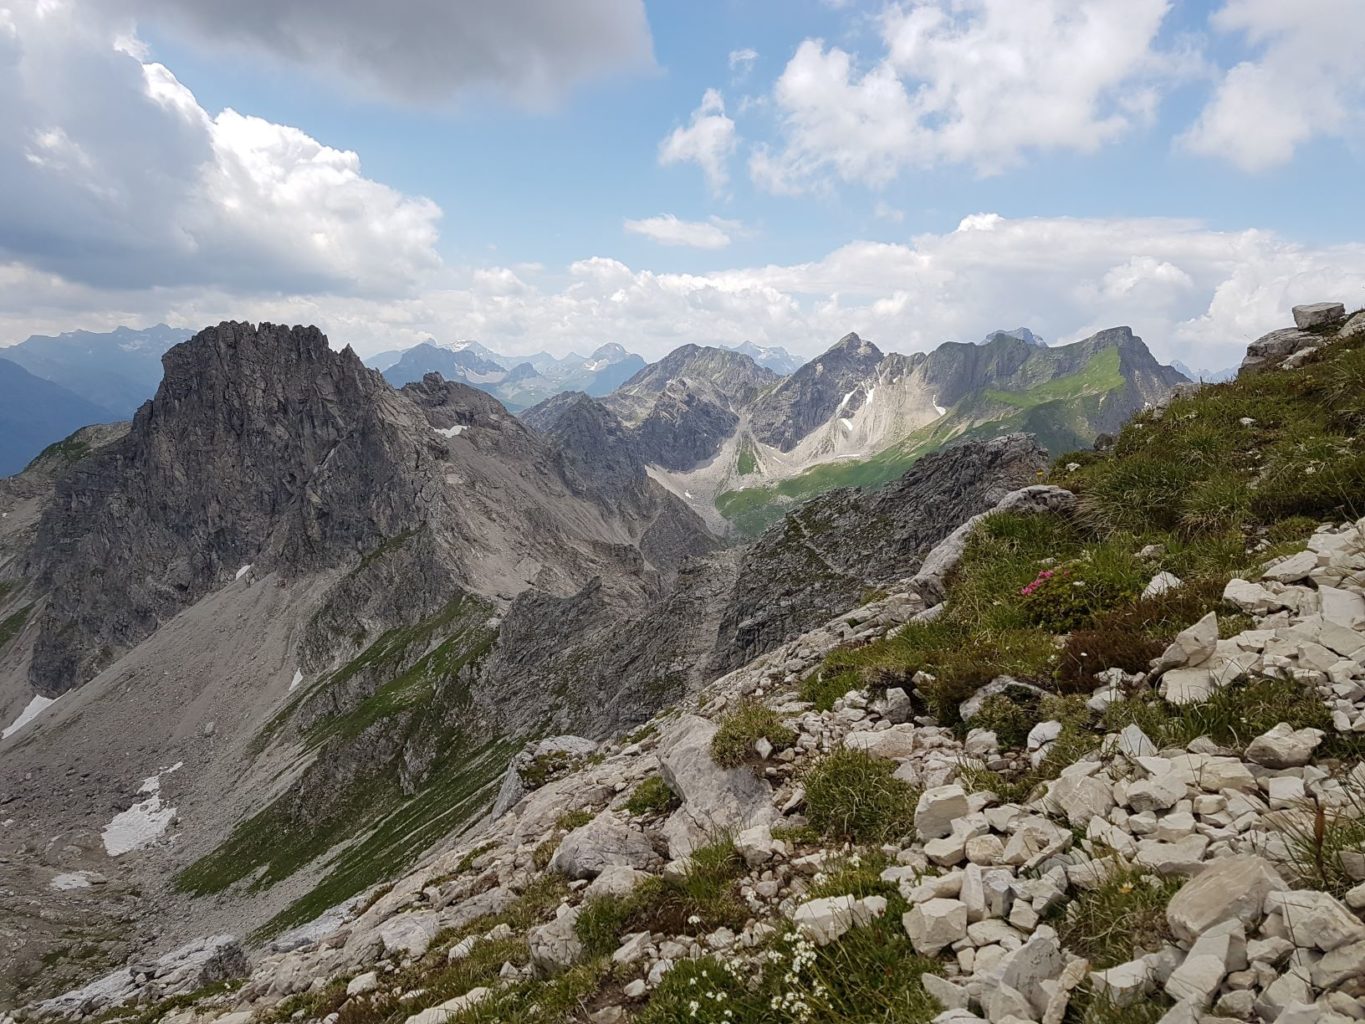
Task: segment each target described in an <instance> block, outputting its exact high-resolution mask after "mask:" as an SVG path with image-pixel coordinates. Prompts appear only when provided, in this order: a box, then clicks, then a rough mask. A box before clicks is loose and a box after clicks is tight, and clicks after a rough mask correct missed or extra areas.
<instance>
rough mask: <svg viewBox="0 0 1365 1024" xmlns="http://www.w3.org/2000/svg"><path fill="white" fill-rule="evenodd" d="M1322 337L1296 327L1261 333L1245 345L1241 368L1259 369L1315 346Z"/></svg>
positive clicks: (1318, 344)
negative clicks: (1245, 350)
mask: <svg viewBox="0 0 1365 1024" xmlns="http://www.w3.org/2000/svg"><path fill="white" fill-rule="evenodd" d="M1323 341H1324V339H1323V338H1321V337H1319V336H1318V335H1316V334H1309V333H1308V332H1307V331H1304V330H1300V329H1298V328H1296V327H1286V328H1283V329H1281V330H1278V331H1271V332H1270V333H1269V334H1263V335H1262V336H1261V337H1259V338H1257V339H1256V340H1255V341H1253V342H1252V343H1251V344H1250V345H1248V346H1247V354H1246V356H1245V358H1243V360H1242V369H1243V370H1259V369H1262V368H1264V367H1266V366H1269V365H1272V364H1274V363H1277V362H1279V361H1280V360H1282V359H1285V358H1286V357H1288V356H1291V355H1293V354H1294V353H1295V352H1301V351H1303V350H1304V349H1310V348H1317V347H1318V346H1320V345H1322V344H1323Z"/></svg>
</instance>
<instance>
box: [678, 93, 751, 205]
mask: <svg viewBox="0 0 1365 1024" xmlns="http://www.w3.org/2000/svg"><path fill="white" fill-rule="evenodd" d="M736 145H737V140H736V138H735V122H734V121H732V120H731V119H730V118H728V117H726V115H725V99H724V97H722V96H721V94H720V93H719V92H718V91H717V90H715V89H707V90H706V93H705V95H703V96H702V99H701V105H700V106H699V107H697V109H696V110H694V111H692V119H691V121H690V122H689V123H688V124H686V125H679V126H678V127H677V128H675V129H673V131H672V133H670V134H669V135H668V137H667V138H665V139H664V140H663V141H662V142H661V143H659V163H660V164H662V165H663V166H665V167H666V166H668V165H669V164H676V163H694V164H696V165H697V166H698V167H700V168H701V169H702V173H703V174H705V175H706V181H707V183H708V184H709V185H710V186H711V188H712V190H713V191H715V192H720V191H722V190H723V189H724V188H725V186H726V184H727V183H728V182H729V180H730V167H729V164H730V157H731V156H732V155H733V154H734V151H735V147H736Z"/></svg>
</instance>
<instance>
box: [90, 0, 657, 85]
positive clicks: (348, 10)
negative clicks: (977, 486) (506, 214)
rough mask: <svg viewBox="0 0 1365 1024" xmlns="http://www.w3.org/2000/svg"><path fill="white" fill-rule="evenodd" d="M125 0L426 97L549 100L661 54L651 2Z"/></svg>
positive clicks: (228, 42) (200, 28) (173, 21)
mask: <svg viewBox="0 0 1365 1024" xmlns="http://www.w3.org/2000/svg"><path fill="white" fill-rule="evenodd" d="M110 2H111V3H113V2H115V0H110ZM116 2H117V3H118V4H120V5H121V6H122V7H123V9H124V10H125V11H127V12H128V13H129V14H131V15H135V16H137V17H139V18H147V19H150V20H152V21H155V22H158V23H163V24H167V25H169V26H170V27H172V28H173V29H178V30H181V31H182V32H183V33H184V34H186V35H188V36H189V38H190V39H192V40H194V41H196V42H199V43H201V44H203V45H204V47H205V48H206V49H208V50H209V51H210V52H212V53H213V54H214V55H215V56H216V55H218V54H221V53H222V52H223V49H224V47H236V48H238V49H246V50H249V51H256V52H259V53H262V54H264V55H267V56H268V57H269V58H270V59H271V60H272V61H278V60H281V59H282V60H284V61H287V62H289V63H291V64H302V65H305V66H307V67H309V68H313V69H317V70H318V71H320V72H322V73H323V74H325V75H327V76H329V77H331V78H332V79H334V80H336V81H337V82H339V83H341V84H343V85H345V86H355V85H357V84H359V85H362V86H366V87H369V88H372V89H378V90H379V91H381V92H382V93H384V94H385V95H387V96H390V97H393V98H397V99H400V100H407V101H416V102H422V103H431V102H436V103H440V102H443V101H446V100H448V99H450V98H451V97H456V96H460V95H462V94H465V93H468V92H470V91H471V90H480V89H492V90H495V91H498V92H503V93H507V94H510V95H512V96H513V97H514V98H516V99H517V100H519V101H521V102H524V103H528V104H531V105H536V106H540V105H544V104H547V103H552V102H553V101H554V100H556V99H557V98H559V96H560V95H561V94H562V93H563V92H564V91H565V90H566V89H568V88H570V87H571V86H573V85H574V84H575V83H577V82H580V81H583V80H585V79H590V78H597V77H601V76H602V75H603V74H604V73H608V72H612V71H618V70H638V69H641V68H647V67H650V66H652V64H653V61H654V57H653V52H652V44H651V41H650V33H649V23H648V20H647V18H646V16H645V6H644V0H574V2H573V3H565V2H564V0H498V2H497V3H484V2H479V0H384V2H383V3H376V2H375V0H287V2H282V0H234V2H232V3H223V2H221V0H116Z"/></svg>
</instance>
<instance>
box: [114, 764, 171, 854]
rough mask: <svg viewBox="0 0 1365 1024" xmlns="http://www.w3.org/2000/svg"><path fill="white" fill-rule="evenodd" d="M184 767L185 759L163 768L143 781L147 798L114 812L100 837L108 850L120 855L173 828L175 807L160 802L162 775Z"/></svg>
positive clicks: (140, 791)
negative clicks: (171, 826) (171, 825)
mask: <svg viewBox="0 0 1365 1024" xmlns="http://www.w3.org/2000/svg"><path fill="white" fill-rule="evenodd" d="M184 766H185V762H184V761H177V762H176V763H175V764H173V765H171V766H170V767H169V768H162V769H161V770H160V771H158V772H157V773H156V774H155V775H149V776H147V778H145V779H143V780H142V785H141V786H140V787H138V792H139V793H146V794H147V799H146V800H140V801H138V802H137V803H135V804H133V806H132V807H129V808H128V809H127V810H126V811H121V812H120V813H118V814H116V815H114V818H113V820H112V821H110V822H109V824H107V825H105V826H104V832H103V833H102V834H101V838H102V839H103V840H104V852H105V853H107V854H109V856H111V857H118V856H121V855H122V854H125V853H129V852H131V851H133V850H140V849H141V848H142V847H144V846H147V845H148V844H149V843H151V842H153V841H154V840H156V839H157V838H158V837H159V836H160V835H161V834H162V833H163V832H165V831H166V829H167V828H169V827H170V824H171V822H173V821H174V820H175V808H174V807H171V806H169V805H166V806H163V805H162V803H161V776H163V775H169V774H170V773H171V772H176V771H179V770H180V769H181V768H183V767H184Z"/></svg>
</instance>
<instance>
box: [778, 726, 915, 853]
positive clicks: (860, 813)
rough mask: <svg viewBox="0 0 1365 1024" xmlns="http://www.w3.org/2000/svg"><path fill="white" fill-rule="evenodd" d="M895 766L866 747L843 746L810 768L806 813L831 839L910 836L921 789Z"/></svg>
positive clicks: (863, 840) (879, 839) (867, 840)
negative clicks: (858, 748)
mask: <svg viewBox="0 0 1365 1024" xmlns="http://www.w3.org/2000/svg"><path fill="white" fill-rule="evenodd" d="M894 772H895V765H894V764H893V763H892V762H890V761H887V760H885V759H883V758H879V757H874V756H872V755H871V754H869V753H867V752H866V751H863V750H849V749H846V748H845V749H839V750H835V751H833V752H832V753H830V754H827V755H826V756H825V757H823V758H821V759H820V760H819V761H817V762H816V763H815V764H814V765H813V766H811V768H810V769H809V770H808V771H807V772H806V774H805V777H804V780H803V781H804V784H805V787H806V817H807V819H808V820H809V821H810V824H811V825H812V826H813V827H814V828H816V829H818V830H819V831H820V833H821V834H822V835H824V836H826V837H827V838H830V839H839V840H846V841H848V842H854V843H880V842H886V841H889V840H891V839H896V838H899V837H902V836H906V835H909V834H910V831H911V829H912V828H913V827H914V816H915V803H916V801H917V800H918V799H919V793H918V792H917V791H916V790H915V788H914V787H913V786H911V785H910V784H909V783H908V782H905V781H903V780H901V779H898V778H896V777H895V775H894Z"/></svg>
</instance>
